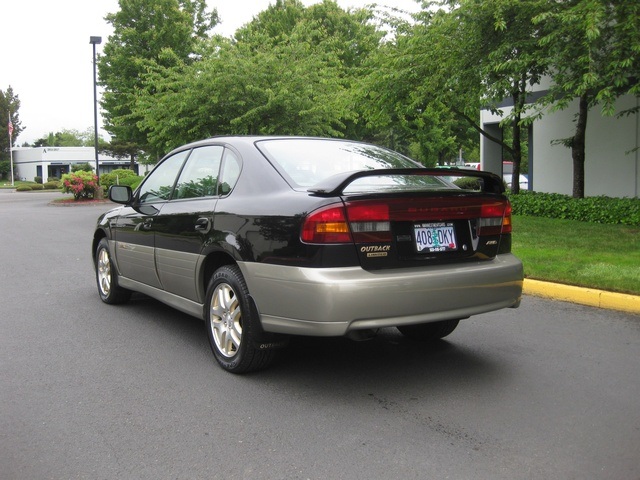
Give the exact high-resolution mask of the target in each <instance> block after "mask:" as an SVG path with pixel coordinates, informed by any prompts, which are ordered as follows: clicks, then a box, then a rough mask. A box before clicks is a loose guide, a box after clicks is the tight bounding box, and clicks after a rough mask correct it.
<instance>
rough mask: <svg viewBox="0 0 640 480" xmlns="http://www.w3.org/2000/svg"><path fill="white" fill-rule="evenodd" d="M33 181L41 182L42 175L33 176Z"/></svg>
mask: <svg viewBox="0 0 640 480" xmlns="http://www.w3.org/2000/svg"><path fill="white" fill-rule="evenodd" d="M33 181H34V182H36V183H42V177H33Z"/></svg>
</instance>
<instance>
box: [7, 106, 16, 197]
mask: <svg viewBox="0 0 640 480" xmlns="http://www.w3.org/2000/svg"><path fill="white" fill-rule="evenodd" d="M7 132H8V133H9V158H10V159H11V186H12V187H14V186H15V179H14V178H13V138H11V137H12V136H13V123H12V122H11V112H9V123H8V124H7Z"/></svg>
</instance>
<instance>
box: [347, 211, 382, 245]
mask: <svg viewBox="0 0 640 480" xmlns="http://www.w3.org/2000/svg"><path fill="white" fill-rule="evenodd" d="M347 215H348V217H349V226H350V227H351V231H352V232H353V239H354V240H355V241H356V243H367V242H390V241H391V222H390V219H389V205H388V204H386V203H370V202H364V203H347Z"/></svg>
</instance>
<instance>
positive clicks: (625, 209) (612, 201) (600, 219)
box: [509, 192, 640, 226]
mask: <svg viewBox="0 0 640 480" xmlns="http://www.w3.org/2000/svg"><path fill="white" fill-rule="evenodd" d="M509 199H510V200H511V205H512V207H513V214H514V215H525V216H534V217H547V218H558V219H569V220H579V221H582V222H593V223H603V224H622V225H632V226H640V199H638V198H610V197H587V198H573V197H570V196H567V195H561V194H557V193H540V192H521V193H519V194H518V195H510V197H509Z"/></svg>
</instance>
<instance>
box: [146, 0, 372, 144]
mask: <svg viewBox="0 0 640 480" xmlns="http://www.w3.org/2000/svg"><path fill="white" fill-rule="evenodd" d="M367 18H368V17H367V14H366V12H361V11H357V12H355V13H353V14H352V13H349V12H345V11H344V10H342V9H340V8H339V7H338V6H337V4H336V3H335V2H333V1H328V0H327V1H325V2H323V3H321V4H318V5H314V6H313V7H309V8H305V7H304V6H303V5H302V4H301V3H300V2H298V1H295V0H283V1H278V2H276V4H275V5H272V6H270V7H269V8H268V9H267V10H265V11H264V12H261V13H260V14H258V15H257V16H256V18H255V19H254V20H253V22H250V23H249V24H248V25H246V26H244V27H243V28H241V29H240V30H239V31H238V32H237V33H236V35H235V39H234V40H233V41H230V40H227V39H223V38H220V37H214V38H212V39H211V40H210V41H209V42H208V43H207V44H204V45H201V48H200V50H198V52H197V58H198V60H197V61H195V62H185V61H184V60H182V59H180V58H178V57H176V56H175V55H172V54H171V52H164V54H165V55H167V59H166V60H165V62H164V65H170V66H168V67H167V66H164V65H156V66H155V67H154V68H152V69H150V70H149V73H148V74H147V75H146V76H145V77H144V82H143V84H144V88H141V89H139V90H138V92H137V98H136V104H135V113H136V114H137V115H140V117H141V120H140V122H139V124H140V125H141V127H142V128H143V129H144V130H145V132H147V134H148V139H149V142H151V143H152V145H153V148H155V149H157V150H164V151H166V150H167V149H170V148H173V147H175V146H177V145H179V144H181V143H184V142H185V141H190V140H195V139H199V138H204V137H207V136H212V135H219V134H284V135H286V134H297V135H322V136H344V135H345V132H346V131H348V130H349V129H350V128H351V125H355V124H356V120H357V118H358V113H357V111H356V105H355V104H354V102H353V100H352V99H351V98H350V96H349V95H348V92H349V89H350V88H351V85H352V84H353V83H354V81H355V78H357V75H358V73H360V70H359V69H360V68H361V66H360V65H361V64H362V62H363V61H364V59H363V58H362V57H361V55H365V53H364V52H369V51H372V50H374V49H375V46H376V45H377V43H378V41H379V39H380V36H381V35H380V34H379V32H377V30H376V29H375V27H373V26H371V25H368V23H367ZM349 122H351V125H350V124H349ZM355 130H356V128H351V131H350V138H354V137H355V136H356V133H354V132H355Z"/></svg>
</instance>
